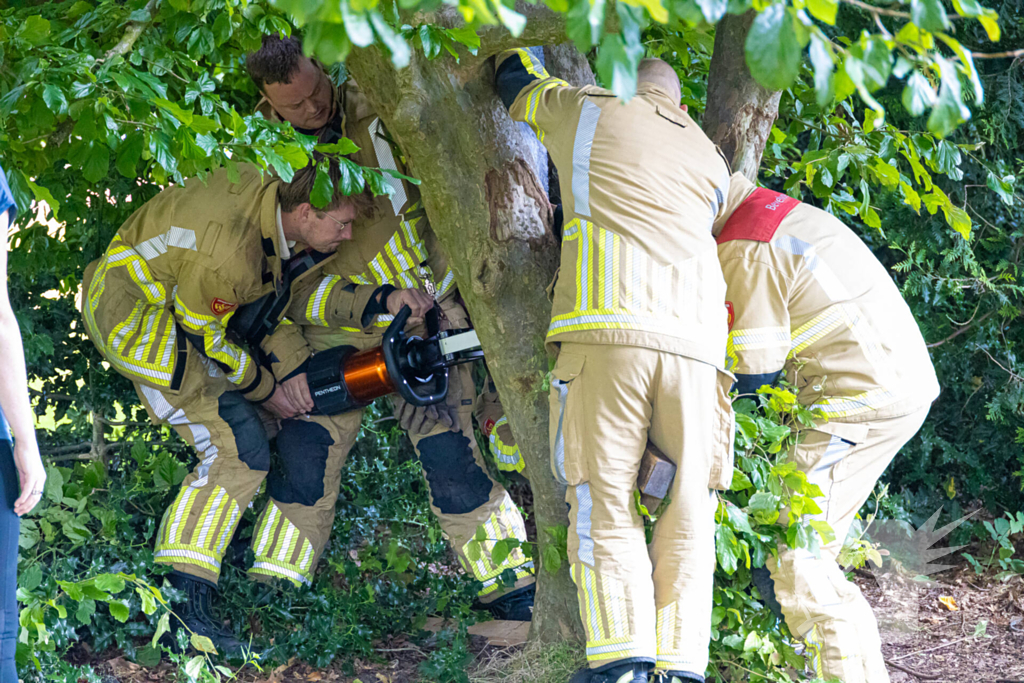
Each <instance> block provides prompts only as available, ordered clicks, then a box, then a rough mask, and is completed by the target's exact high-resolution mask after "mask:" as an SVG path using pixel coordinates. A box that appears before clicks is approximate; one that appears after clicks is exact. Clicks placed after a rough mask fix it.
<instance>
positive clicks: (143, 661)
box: [135, 645, 160, 669]
mask: <svg viewBox="0 0 1024 683" xmlns="http://www.w3.org/2000/svg"><path fill="white" fill-rule="evenodd" d="M135 663H136V664H140V665H142V666H144V667H146V668H147V669H152V668H153V667H155V666H160V649H159V648H157V647H154V646H152V645H147V646H146V647H142V648H139V649H138V650H136V651H135Z"/></svg>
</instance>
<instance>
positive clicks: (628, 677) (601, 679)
mask: <svg viewBox="0 0 1024 683" xmlns="http://www.w3.org/2000/svg"><path fill="white" fill-rule="evenodd" d="M650 671H651V664H650V663H648V662H624V663H622V664H614V665H612V666H606V667H601V668H600V669H580V670H579V671H577V672H576V673H575V674H574V675H573V677H572V678H571V679H570V680H569V683H648V681H649V680H650Z"/></svg>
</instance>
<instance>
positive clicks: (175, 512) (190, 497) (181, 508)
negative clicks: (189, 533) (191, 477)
mask: <svg viewBox="0 0 1024 683" xmlns="http://www.w3.org/2000/svg"><path fill="white" fill-rule="evenodd" d="M198 493H199V491H198V490H197V489H194V488H192V487H190V486H186V487H184V488H182V489H181V491H179V492H178V495H177V497H176V498H175V499H174V503H172V504H171V507H169V508H167V512H166V514H167V515H168V516H169V517H170V518H171V520H172V521H171V522H170V524H168V525H167V536H166V537H165V539H164V541H165V543H168V544H171V543H180V542H181V536H180V535H179V534H178V529H179V528H180V527H181V524H182V522H184V521H185V520H187V519H188V513H189V512H190V511H191V510H192V501H194V500H195V498H196V495H198Z"/></svg>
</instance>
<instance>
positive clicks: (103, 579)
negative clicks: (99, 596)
mask: <svg viewBox="0 0 1024 683" xmlns="http://www.w3.org/2000/svg"><path fill="white" fill-rule="evenodd" d="M93 585H94V586H96V587H97V588H99V589H100V590H101V591H107V592H108V593H120V592H121V591H123V590H124V579H122V578H121V577H120V576H118V575H117V574H100V575H99V576H97V577H96V578H95V579H94V580H93Z"/></svg>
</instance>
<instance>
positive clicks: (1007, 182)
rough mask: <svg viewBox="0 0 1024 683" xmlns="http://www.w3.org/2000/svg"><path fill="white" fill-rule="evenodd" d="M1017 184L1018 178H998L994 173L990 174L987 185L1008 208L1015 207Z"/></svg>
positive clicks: (1007, 176) (1008, 176)
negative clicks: (1014, 189) (1014, 199)
mask: <svg viewBox="0 0 1024 683" xmlns="http://www.w3.org/2000/svg"><path fill="white" fill-rule="evenodd" d="M1016 182H1017V178H1016V177H1015V176H1012V175H1005V176H1002V177H1000V176H998V175H996V174H995V173H993V172H992V171H989V172H988V180H987V181H986V183H985V184H986V185H988V189H990V190H992V191H993V192H995V193H996V194H997V195H999V199H1000V200H1002V202H1003V204H1006V205H1007V206H1013V188H1014V185H1015V184H1016Z"/></svg>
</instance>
